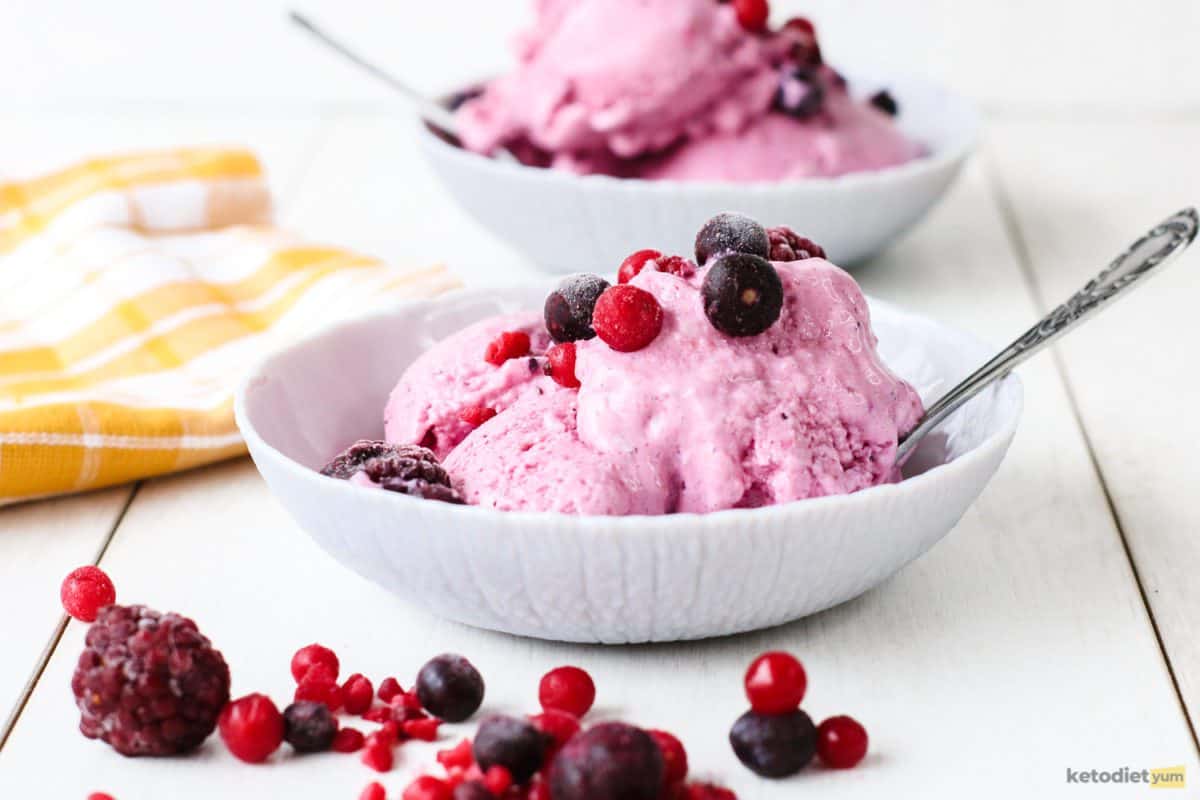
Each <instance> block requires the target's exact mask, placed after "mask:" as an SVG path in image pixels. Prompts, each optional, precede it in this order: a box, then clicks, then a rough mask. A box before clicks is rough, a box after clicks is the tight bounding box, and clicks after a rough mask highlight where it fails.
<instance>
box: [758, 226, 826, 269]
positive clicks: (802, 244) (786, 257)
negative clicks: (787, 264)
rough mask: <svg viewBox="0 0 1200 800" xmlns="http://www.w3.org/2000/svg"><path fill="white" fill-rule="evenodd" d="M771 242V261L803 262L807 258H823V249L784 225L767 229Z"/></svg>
mask: <svg viewBox="0 0 1200 800" xmlns="http://www.w3.org/2000/svg"><path fill="white" fill-rule="evenodd" d="M767 238H768V239H769V240H770V242H771V256H770V257H771V260H772V261H804V260H805V259H809V258H825V248H823V247H821V245H819V244H817V243H816V242H814V241H813V240H812V239H807V238H805V237H803V236H801V235H800V234H798V233H796V232H795V231H794V230H792V229H791V228H789V227H787V226H786V225H779V226H777V227H774V228H767Z"/></svg>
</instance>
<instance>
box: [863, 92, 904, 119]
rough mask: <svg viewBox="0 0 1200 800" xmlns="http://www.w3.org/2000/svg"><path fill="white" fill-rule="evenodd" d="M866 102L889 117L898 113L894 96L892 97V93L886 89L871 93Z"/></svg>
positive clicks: (898, 108)
mask: <svg viewBox="0 0 1200 800" xmlns="http://www.w3.org/2000/svg"><path fill="white" fill-rule="evenodd" d="M868 102H869V103H870V104H871V105H873V106H874V107H875V108H877V109H879V110H880V111H882V112H883V113H885V114H887V115H888V116H889V117H894V116H896V115H897V114H899V113H900V106H899V105H898V104H897V103H896V98H894V97H892V93H891V92H889V91H888V90H887V89H882V90H880V91H878V92H876V93H875V94H873V95H871V99H870V100H869V101H868Z"/></svg>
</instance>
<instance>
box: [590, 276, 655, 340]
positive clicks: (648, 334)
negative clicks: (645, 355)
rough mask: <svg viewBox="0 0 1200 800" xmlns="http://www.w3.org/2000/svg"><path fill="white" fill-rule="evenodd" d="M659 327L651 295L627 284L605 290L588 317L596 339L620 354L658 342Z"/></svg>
mask: <svg viewBox="0 0 1200 800" xmlns="http://www.w3.org/2000/svg"><path fill="white" fill-rule="evenodd" d="M662 324H663V311H662V306H660V305H659V304H658V301H657V300H656V299H654V295H652V294H650V293H649V292H647V291H646V290H645V289H639V288H638V287H636V286H631V285H629V284H627V283H626V284H620V285H618V286H613V287H611V288H609V289H607V290H605V292H604V294H602V295H600V299H599V300H597V301H596V312H595V314H593V316H592V325H593V326H594V327H595V328H596V333H597V335H599V337H600V338H601V339H602V340H603V341H604V343H605V344H607V345H608V346H609V347H611V348H612V349H613V350H617V351H618V352H621V353H632V352H634V351H636V350H641V349H642V348H643V347H646V346H647V345H648V344H650V343H651V342H653V341H654V340H655V339H656V338H658V334H659V333H660V332H661V331H662Z"/></svg>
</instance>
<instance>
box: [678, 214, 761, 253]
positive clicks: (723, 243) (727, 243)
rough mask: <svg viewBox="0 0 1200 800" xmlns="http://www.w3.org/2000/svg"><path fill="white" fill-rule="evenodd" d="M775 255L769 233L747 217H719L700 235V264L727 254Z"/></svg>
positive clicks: (708, 224) (731, 215) (698, 239)
mask: <svg viewBox="0 0 1200 800" xmlns="http://www.w3.org/2000/svg"><path fill="white" fill-rule="evenodd" d="M770 252H771V243H770V241H768V240H767V231H766V228H764V227H763V226H762V225H759V224H758V223H757V222H755V221H754V220H752V219H750V218H749V217H747V216H745V215H744V214H734V213H731V212H726V213H723V214H717V215H716V216H715V217H713V218H712V219H710V220H709V221H708V222H706V223H704V227H702V228H701V229H700V232H699V233H698V234H696V263H697V264H701V265H703V264H704V263H705V262H706V261H708V259H709V258H712V257H715V256H719V255H721V254H723V253H750V254H752V255H756V256H762V257H763V258H766V257H767V255H768V254H769V253H770Z"/></svg>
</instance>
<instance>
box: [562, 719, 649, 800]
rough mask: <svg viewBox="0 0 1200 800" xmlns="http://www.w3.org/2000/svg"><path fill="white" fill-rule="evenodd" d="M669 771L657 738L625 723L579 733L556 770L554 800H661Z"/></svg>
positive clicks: (609, 723) (565, 750)
mask: <svg viewBox="0 0 1200 800" xmlns="http://www.w3.org/2000/svg"><path fill="white" fill-rule="evenodd" d="M665 771H666V767H665V765H664V763H663V755H662V751H661V750H660V749H659V747H658V744H657V743H656V742H655V741H654V739H653V737H651V736H650V734H648V733H646V732H645V731H643V730H641V729H640V728H635V727H633V726H632V725H626V724H625V723H623V722H604V723H601V724H599V725H594V726H592V727H591V728H589V729H588V730H587V731H585V732H583V733H581V734H579V735H578V736H576V737H575V738H574V739H572V740H571V741H570V742H568V743H567V745H566V747H564V748H563V749H562V750H560V751H559V753H558V756H557V757H556V758H555V759H554V763H552V764H551V765H550V794H551V796H553V798H554V800H655V799H656V798H657V797H658V796H659V792H660V791H661V790H662V786H663V774H664V772H665Z"/></svg>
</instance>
